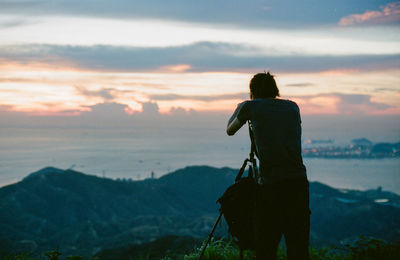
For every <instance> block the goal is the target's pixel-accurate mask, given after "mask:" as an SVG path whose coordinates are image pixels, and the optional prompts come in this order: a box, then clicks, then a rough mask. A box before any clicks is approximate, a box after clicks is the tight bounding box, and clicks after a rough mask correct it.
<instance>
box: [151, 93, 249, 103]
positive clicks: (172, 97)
mask: <svg viewBox="0 0 400 260" xmlns="http://www.w3.org/2000/svg"><path fill="white" fill-rule="evenodd" d="M248 97H249V94H248V93H234V94H222V95H178V94H155V95H149V98H150V99H151V100H157V101H160V100H168V101H172V100H198V101H204V102H210V101H217V100H229V99H247V98H248Z"/></svg>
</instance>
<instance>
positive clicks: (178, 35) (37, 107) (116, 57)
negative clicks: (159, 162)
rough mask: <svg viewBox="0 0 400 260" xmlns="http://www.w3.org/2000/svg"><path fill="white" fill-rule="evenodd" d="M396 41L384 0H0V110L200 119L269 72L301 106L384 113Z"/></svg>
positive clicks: (392, 114)
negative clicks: (254, 76)
mask: <svg viewBox="0 0 400 260" xmlns="http://www.w3.org/2000/svg"><path fill="white" fill-rule="evenodd" d="M399 42H400V2H399V1H393V0H390V1H386V0H379V1H376V0H368V1H365V0H359V1H348V0H337V1H330V0H304V1H294V0H290V1H289V0H288V1H279V0H269V1H267V0H249V1H240V0H231V1H223V0H204V1H187V0H185V1H183V0H170V1H157V0H148V1H132V0H129V1H128V0H115V1H112V2H110V1H104V0H103V1H101V0H96V1H94V0H86V1H75V0H68V1H66V0H65V1H60V0H57V1H55V0H52V1H50V0H0V119H1V121H2V122H3V126H4V125H21V124H23V122H28V121H29V122H31V123H32V124H34V123H35V122H41V125H43V124H44V125H46V123H50V122H59V124H62V123H63V122H64V124H65V122H73V121H74V120H75V119H76V120H75V121H76V122H84V121H85V120H84V119H85V118H87V117H88V115H90V114H91V115H92V116H93V117H94V118H95V117H96V113H97V111H98V109H99V108H102V109H103V110H102V111H103V112H102V113H108V114H110V115H111V118H112V117H113V115H115V118H118V116H119V115H120V114H121V112H122V113H124V115H126V116H127V118H129V119H131V120H133V121H134V120H138V118H142V119H143V120H144V119H147V120H148V121H151V122H154V115H163V116H164V117H166V118H168V120H166V121H170V120H178V121H179V120H183V119H182V118H185V117H186V118H187V117H189V118H191V119H192V121H196V120H203V121H202V122H204V123H208V122H209V121H207V120H210V119H209V118H210V117H211V116H212V115H225V116H226V115H229V114H230V113H231V112H232V110H233V109H234V108H235V107H236V105H237V104H238V103H239V102H241V101H243V100H245V99H248V93H249V90H248V83H249V80H250V79H251V77H252V75H254V74H255V73H258V72H263V71H270V72H271V73H272V74H274V75H275V76H276V80H277V83H278V87H279V88H280V93H281V98H284V99H291V100H294V101H295V102H297V103H298V105H299V107H300V110H301V113H302V115H303V116H306V117H307V116H346V117H352V118H361V117H362V118H368V117H371V118H375V119H376V118H378V117H387V118H390V120H393V118H396V119H397V118H400V44H399ZM113 113H114V114H113ZM199 115H202V116H199ZM206 115H208V116H206ZM184 116H185V117H184ZM71 117H72V118H75V119H70V118H71ZM65 118H69V119H67V120H65ZM159 118H160V117H159ZM204 118H207V119H204ZM89 121H90V120H89ZM98 121H100V122H102V120H101V119H98ZM139 121H140V120H139ZM104 124H109V122H108V121H107V122H106V121H104ZM155 124H156V123H154V125H155ZM396 126H399V125H398V124H397V125H396Z"/></svg>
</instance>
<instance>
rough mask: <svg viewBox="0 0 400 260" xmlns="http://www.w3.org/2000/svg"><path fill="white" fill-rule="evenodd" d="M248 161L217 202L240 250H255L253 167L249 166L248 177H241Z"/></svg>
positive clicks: (247, 160)
mask: <svg viewBox="0 0 400 260" xmlns="http://www.w3.org/2000/svg"><path fill="white" fill-rule="evenodd" d="M249 161H250V160H249V159H246V160H245V161H244V163H243V166H242V168H241V169H240V171H239V174H238V176H237V177H236V180H235V183H234V184H233V185H231V186H230V187H228V189H227V190H226V191H225V192H224V194H223V195H222V196H221V198H219V199H218V200H217V202H218V203H220V204H221V207H220V212H221V213H222V214H223V215H224V218H225V221H226V223H227V224H228V227H229V229H228V232H229V234H230V235H231V236H232V239H233V241H234V242H235V243H236V244H237V245H238V246H239V247H240V249H241V250H246V249H255V242H254V206H255V205H254V197H255V191H256V188H257V183H256V180H255V178H254V175H255V174H254V171H256V169H255V168H254V166H252V165H250V166H249V171H248V176H247V177H242V174H243V171H244V169H245V168H246V165H247V162H249Z"/></svg>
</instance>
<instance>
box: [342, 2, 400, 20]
mask: <svg viewBox="0 0 400 260" xmlns="http://www.w3.org/2000/svg"><path fill="white" fill-rule="evenodd" d="M397 21H400V2H395V3H389V4H387V5H384V6H381V10H380V11H367V12H365V13H363V14H351V15H348V16H345V17H342V18H341V19H340V21H339V25H341V26H348V25H353V24H362V23H369V24H381V23H394V22H397Z"/></svg>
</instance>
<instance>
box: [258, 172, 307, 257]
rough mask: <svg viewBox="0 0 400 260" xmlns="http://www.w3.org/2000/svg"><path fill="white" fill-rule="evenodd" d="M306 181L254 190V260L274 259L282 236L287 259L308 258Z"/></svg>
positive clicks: (294, 181) (288, 182) (287, 182)
mask: <svg viewBox="0 0 400 260" xmlns="http://www.w3.org/2000/svg"><path fill="white" fill-rule="evenodd" d="M308 186H309V185H308V181H307V180H306V179H300V180H290V181H284V182H280V183H276V184H267V185H262V186H260V187H259V188H258V190H257V196H256V207H255V240H256V254H257V259H263V260H267V259H276V252H277V248H278V245H279V242H280V240H281V238H282V235H283V236H284V237H285V242H286V248H287V255H288V259H290V260H292V259H308V257H309V256H308V243H309V232H310V210H309V190H308Z"/></svg>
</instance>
